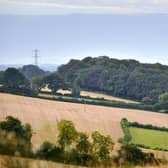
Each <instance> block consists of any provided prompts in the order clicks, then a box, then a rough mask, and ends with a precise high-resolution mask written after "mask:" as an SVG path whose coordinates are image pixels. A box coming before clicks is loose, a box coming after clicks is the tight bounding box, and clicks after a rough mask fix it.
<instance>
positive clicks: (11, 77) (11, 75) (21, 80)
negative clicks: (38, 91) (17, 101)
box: [3, 68, 30, 88]
mask: <svg viewBox="0 0 168 168" xmlns="http://www.w3.org/2000/svg"><path fill="white" fill-rule="evenodd" d="M3 85H4V86H5V87H9V88H26V87H30V83H29V82H28V80H27V79H26V78H25V77H24V76H23V75H22V74H21V73H20V72H19V71H18V70H17V69H15V68H8V69H7V70H6V71H5V72H4V76H3Z"/></svg>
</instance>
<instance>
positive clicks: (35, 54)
mask: <svg viewBox="0 0 168 168" xmlns="http://www.w3.org/2000/svg"><path fill="white" fill-rule="evenodd" d="M33 52H34V56H33V57H34V64H35V65H36V66H38V58H39V57H40V56H39V55H38V53H39V50H37V49H35V50H33Z"/></svg>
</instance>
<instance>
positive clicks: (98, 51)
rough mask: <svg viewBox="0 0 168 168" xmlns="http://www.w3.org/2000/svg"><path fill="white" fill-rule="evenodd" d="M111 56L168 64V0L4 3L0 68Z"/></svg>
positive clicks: (11, 0) (0, 19)
mask: <svg viewBox="0 0 168 168" xmlns="http://www.w3.org/2000/svg"><path fill="white" fill-rule="evenodd" d="M34 49H38V50H39V56H40V57H39V63H40V64H57V65H60V64H64V63H66V62H67V61H68V60H70V59H72V58H73V59H82V58H84V57H86V56H93V57H96V56H103V55H107V56H110V57H112V58H118V59H136V60H139V61H141V62H147V63H156V62H159V63H162V64H167V65H168V0H29V1H27V0H0V58H1V61H0V64H31V63H33V62H34V58H33V54H34V53H33V50H34Z"/></svg>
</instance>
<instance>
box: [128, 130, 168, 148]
mask: <svg viewBox="0 0 168 168" xmlns="http://www.w3.org/2000/svg"><path fill="white" fill-rule="evenodd" d="M129 129H130V132H131V136H132V140H131V142H132V143H134V144H143V145H146V146H150V147H152V148H162V149H168V132H164V131H158V130H157V131H156V130H150V129H143V128H135V127H130V128H129Z"/></svg>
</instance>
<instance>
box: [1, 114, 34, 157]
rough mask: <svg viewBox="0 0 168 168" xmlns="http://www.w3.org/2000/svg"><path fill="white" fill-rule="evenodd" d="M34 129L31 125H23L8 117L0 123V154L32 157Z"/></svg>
mask: <svg viewBox="0 0 168 168" xmlns="http://www.w3.org/2000/svg"><path fill="white" fill-rule="evenodd" d="M31 137H32V129H31V126H30V125H29V124H25V125H22V123H21V122H20V121H19V120H18V119H17V118H14V117H11V116H8V117H7V118H6V121H2V122H0V153H1V154H8V155H15V156H27V157H30V156H32V152H31V151H32V150H31V149H32V144H31Z"/></svg>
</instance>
